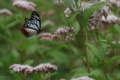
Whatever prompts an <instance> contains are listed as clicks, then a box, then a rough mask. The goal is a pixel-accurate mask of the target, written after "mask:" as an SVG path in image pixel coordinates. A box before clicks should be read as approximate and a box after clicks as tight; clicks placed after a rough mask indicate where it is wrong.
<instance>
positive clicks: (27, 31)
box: [21, 11, 42, 37]
mask: <svg viewBox="0 0 120 80" xmlns="http://www.w3.org/2000/svg"><path fill="white" fill-rule="evenodd" d="M41 31H42V30H41V20H40V16H39V14H38V13H37V12H36V11H33V12H32V14H31V17H30V18H25V23H24V24H23V25H22V27H21V32H22V34H23V35H24V36H25V37H30V36H32V35H35V34H38V33H40V32H41Z"/></svg>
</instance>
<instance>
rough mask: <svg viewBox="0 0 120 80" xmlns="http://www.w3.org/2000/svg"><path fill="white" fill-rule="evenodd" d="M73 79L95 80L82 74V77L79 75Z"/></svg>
mask: <svg viewBox="0 0 120 80" xmlns="http://www.w3.org/2000/svg"><path fill="white" fill-rule="evenodd" d="M71 80H94V79H92V78H90V77H88V76H82V77H78V78H72V79H71Z"/></svg>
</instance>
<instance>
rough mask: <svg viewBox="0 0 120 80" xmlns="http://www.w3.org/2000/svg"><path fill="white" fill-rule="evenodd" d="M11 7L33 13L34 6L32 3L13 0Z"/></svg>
mask: <svg viewBox="0 0 120 80" xmlns="http://www.w3.org/2000/svg"><path fill="white" fill-rule="evenodd" d="M13 6H16V7H18V8H22V9H25V10H26V11H34V10H35V7H36V4H35V3H33V2H29V1H24V0H15V1H13Z"/></svg>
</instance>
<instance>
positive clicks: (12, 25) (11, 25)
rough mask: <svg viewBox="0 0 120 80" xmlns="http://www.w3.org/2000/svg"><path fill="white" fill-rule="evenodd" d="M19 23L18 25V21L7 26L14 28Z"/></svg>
mask: <svg viewBox="0 0 120 80" xmlns="http://www.w3.org/2000/svg"><path fill="white" fill-rule="evenodd" d="M17 23H18V21H14V22H12V23H9V24H8V25H7V28H12V27H14V26H15V25H16V24H17Z"/></svg>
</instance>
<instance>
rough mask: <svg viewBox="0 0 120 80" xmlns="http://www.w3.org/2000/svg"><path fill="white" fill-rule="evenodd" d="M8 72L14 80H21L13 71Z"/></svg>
mask: <svg viewBox="0 0 120 80" xmlns="http://www.w3.org/2000/svg"><path fill="white" fill-rule="evenodd" d="M10 72H11V74H12V75H13V77H14V78H15V80H21V79H22V78H21V76H20V74H18V73H16V72H14V71H10Z"/></svg>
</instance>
